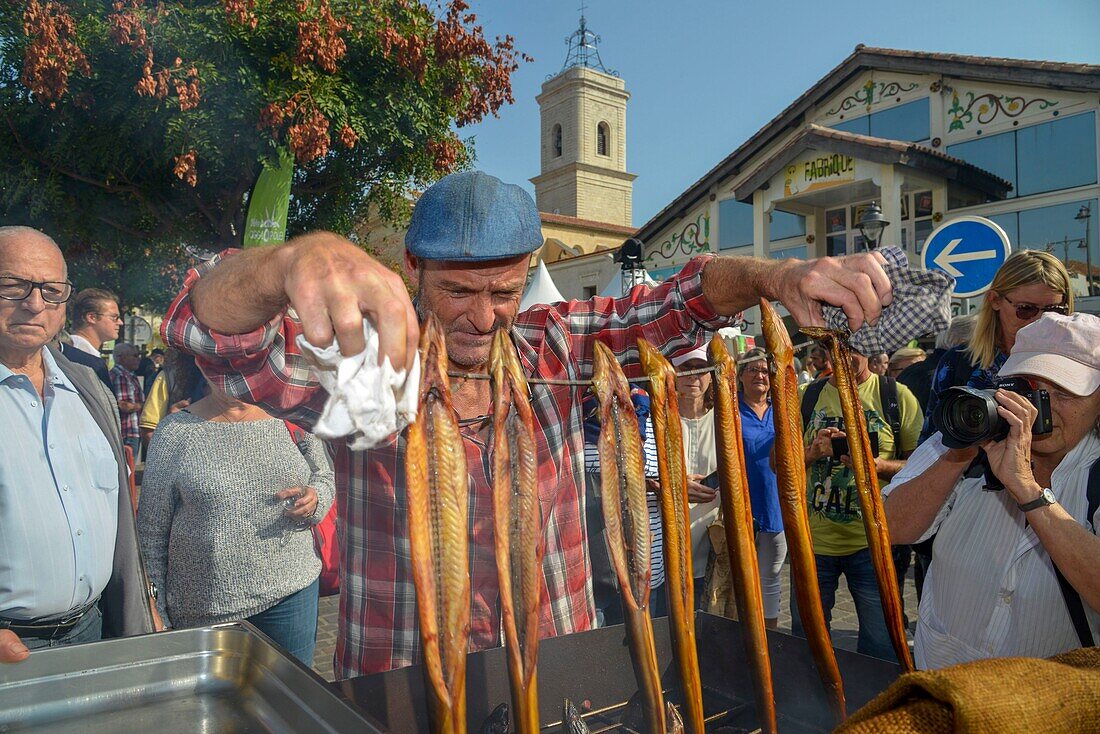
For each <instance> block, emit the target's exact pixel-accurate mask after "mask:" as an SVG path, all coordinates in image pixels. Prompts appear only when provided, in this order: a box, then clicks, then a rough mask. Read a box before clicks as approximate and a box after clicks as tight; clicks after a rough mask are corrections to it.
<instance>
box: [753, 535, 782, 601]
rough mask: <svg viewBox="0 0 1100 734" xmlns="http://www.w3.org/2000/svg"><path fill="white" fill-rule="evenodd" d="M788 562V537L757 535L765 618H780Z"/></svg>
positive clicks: (757, 557) (757, 556) (757, 554)
mask: <svg viewBox="0 0 1100 734" xmlns="http://www.w3.org/2000/svg"><path fill="white" fill-rule="evenodd" d="M785 560H787V536H786V535H784V534H783V532H782V531H780V532H778V533H757V534H756V563H757V565H758V566H759V568H760V593H761V596H762V597H763V601H764V618H765V619H777V618H778V617H779V597H780V595H781V594H782V591H783V580H782V579H781V578H780V576H781V575H782V573H783V561H785Z"/></svg>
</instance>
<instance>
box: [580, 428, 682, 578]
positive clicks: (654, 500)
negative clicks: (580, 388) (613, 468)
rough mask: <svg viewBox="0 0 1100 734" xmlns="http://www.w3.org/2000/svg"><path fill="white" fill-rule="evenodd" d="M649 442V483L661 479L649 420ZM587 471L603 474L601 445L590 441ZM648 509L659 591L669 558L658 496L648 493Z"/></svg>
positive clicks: (653, 571)
mask: <svg viewBox="0 0 1100 734" xmlns="http://www.w3.org/2000/svg"><path fill="white" fill-rule="evenodd" d="M643 431H644V432H645V440H644V441H642V453H643V454H644V456H645V475H646V478H647V479H658V469H657V440H656V439H655V438H654V437H653V421H652V419H650V418H649V417H646V419H645V427H644V428H643ZM584 471H585V472H586V473H588V474H599V473H600V449H599V446H598V445H597V444H594V443H592V442H591V441H586V442H585V444H584ZM645 503H646V508H647V509H648V510H649V537H650V544H649V588H651V589H656V588H657V587H658V586H660V585H661V584H663V583H664V582H665V554H664V552H663V550H662V548H661V544H662V543H663V542H664V537H665V531H664V530H663V529H662V527H661V501H660V498H658V497H657V495H656V494H654V493H652V492H647V493H646V496H645ZM588 511H589V512H600V511H601V510H600V508H598V507H590V508H588Z"/></svg>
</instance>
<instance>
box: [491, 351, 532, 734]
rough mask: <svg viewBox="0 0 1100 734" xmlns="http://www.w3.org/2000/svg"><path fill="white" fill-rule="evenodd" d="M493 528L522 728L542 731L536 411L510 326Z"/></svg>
mask: <svg viewBox="0 0 1100 734" xmlns="http://www.w3.org/2000/svg"><path fill="white" fill-rule="evenodd" d="M489 365H490V372H491V375H492V381H493V530H494V538H495V543H496V563H497V577H498V579H499V581H500V601H501V624H502V625H503V627H504V642H505V648H506V650H505V653H506V655H507V658H508V677H509V681H510V683H511V688H512V705H513V707H514V708H515V714H516V730H517V731H518V732H520V734H538V731H539V701H538V684H537V675H536V668H535V661H536V658H537V657H538V651H539V607H540V605H541V603H542V598H541V595H542V586H543V578H542V555H543V549H544V548H545V544H544V542H543V534H542V514H541V509H540V507H539V493H538V457H537V455H536V448H535V446H536V444H535V416H534V412H533V411H532V409H531V398H530V395H529V393H528V389H527V378H526V377H525V376H524V374H523V370H522V369H521V367H520V364H519V359H518V358H517V357H516V350H515V348H514V347H513V346H512V341H511V339H509V337H508V332H507V331H506V330H505V329H499V330H498V331H497V333H496V336H495V337H494V338H493V347H492V351H491V353H490V356H489Z"/></svg>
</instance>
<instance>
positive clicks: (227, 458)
mask: <svg viewBox="0 0 1100 734" xmlns="http://www.w3.org/2000/svg"><path fill="white" fill-rule="evenodd" d="M305 435H306V438H305V440H303V441H302V443H301V447H300V448H299V446H298V445H296V444H295V443H294V441H293V440H292V439H291V436H290V431H289V429H288V428H287V426H286V424H285V423H284V422H283V421H281V420H278V419H276V418H272V417H271V416H270V415H268V414H267V413H266V412H265V411H264V410H262V409H261V408H258V407H256V406H254V405H248V404H247V403H242V402H240V401H238V400H235V399H233V398H230V397H229V396H228V395H226V394H225V393H223V392H221V391H219V390H214V391H213V392H211V393H210V394H209V395H207V396H206V397H204V398H203V399H202V400H199V401H197V402H195V403H193V404H192V405H191V406H190V407H189V408H187V409H186V410H182V411H180V412H178V413H174V414H172V415H169V416H166V417H165V418H164V419H163V420H162V421H161V422H160V424H159V425H158V426H157V429H156V432H155V433H154V434H153V438H152V440H151V441H150V443H149V455H148V457H147V458H146V463H145V476H144V478H143V480H142V484H141V500H140V503H139V505H138V518H137V521H138V532H139V534H140V540H141V549H142V552H143V554H144V556H145V564H146V569H147V571H148V573H149V577H150V580H152V581H153V583H155V584H156V585H157V587H158V588H159V589H160V594H159V598H158V600H157V606H158V608H159V610H160V613H161V615H162V616H163V617H164V621H165V624H168V625H169V626H173V627H199V626H205V625H210V624H216V623H219V622H227V621H230V620H238V619H247V620H248V621H250V622H252V623H253V624H255V625H256V626H257V627H259V628H260V629H261V630H262V631H263V632H264V633H265V634H267V635H268V636H269V637H271V638H272V639H273V640H275V641H276V642H277V643H279V644H280V645H281V646H282V647H284V648H285V649H286V650H287V651H289V652H290V653H291V654H293V655H294V656H296V657H297V658H299V659H300V660H302V661H303V662H304V663H305V664H306V665H312V663H313V647H314V642H315V638H316V633H317V577H318V575H319V574H320V572H321V560H320V558H318V556H317V552H316V550H315V549H314V546H313V533H311V532H310V524H311V523H318V522H320V521H321V519H322V518H323V517H324V516H325V513H327V512H328V509H329V507H330V506H331V505H332V501H333V495H334V494H335V488H334V482H333V472H332V468H331V465H330V464H329V461H328V457H327V456H326V454H325V449H324V445H323V444H322V443H321V441H320V440H319V439H317V438H316V437H314V436H313V435H311V434H305Z"/></svg>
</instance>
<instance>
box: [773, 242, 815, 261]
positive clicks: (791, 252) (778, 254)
mask: <svg viewBox="0 0 1100 734" xmlns="http://www.w3.org/2000/svg"><path fill="white" fill-rule="evenodd" d="M770 257H771V259H772V260H785V259H786V258H788V257H796V258H798V259H800V260H805V259H806V246H805V245H800V246H799V247H784V248H783V249H782V250H772V252H771V256H770Z"/></svg>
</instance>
